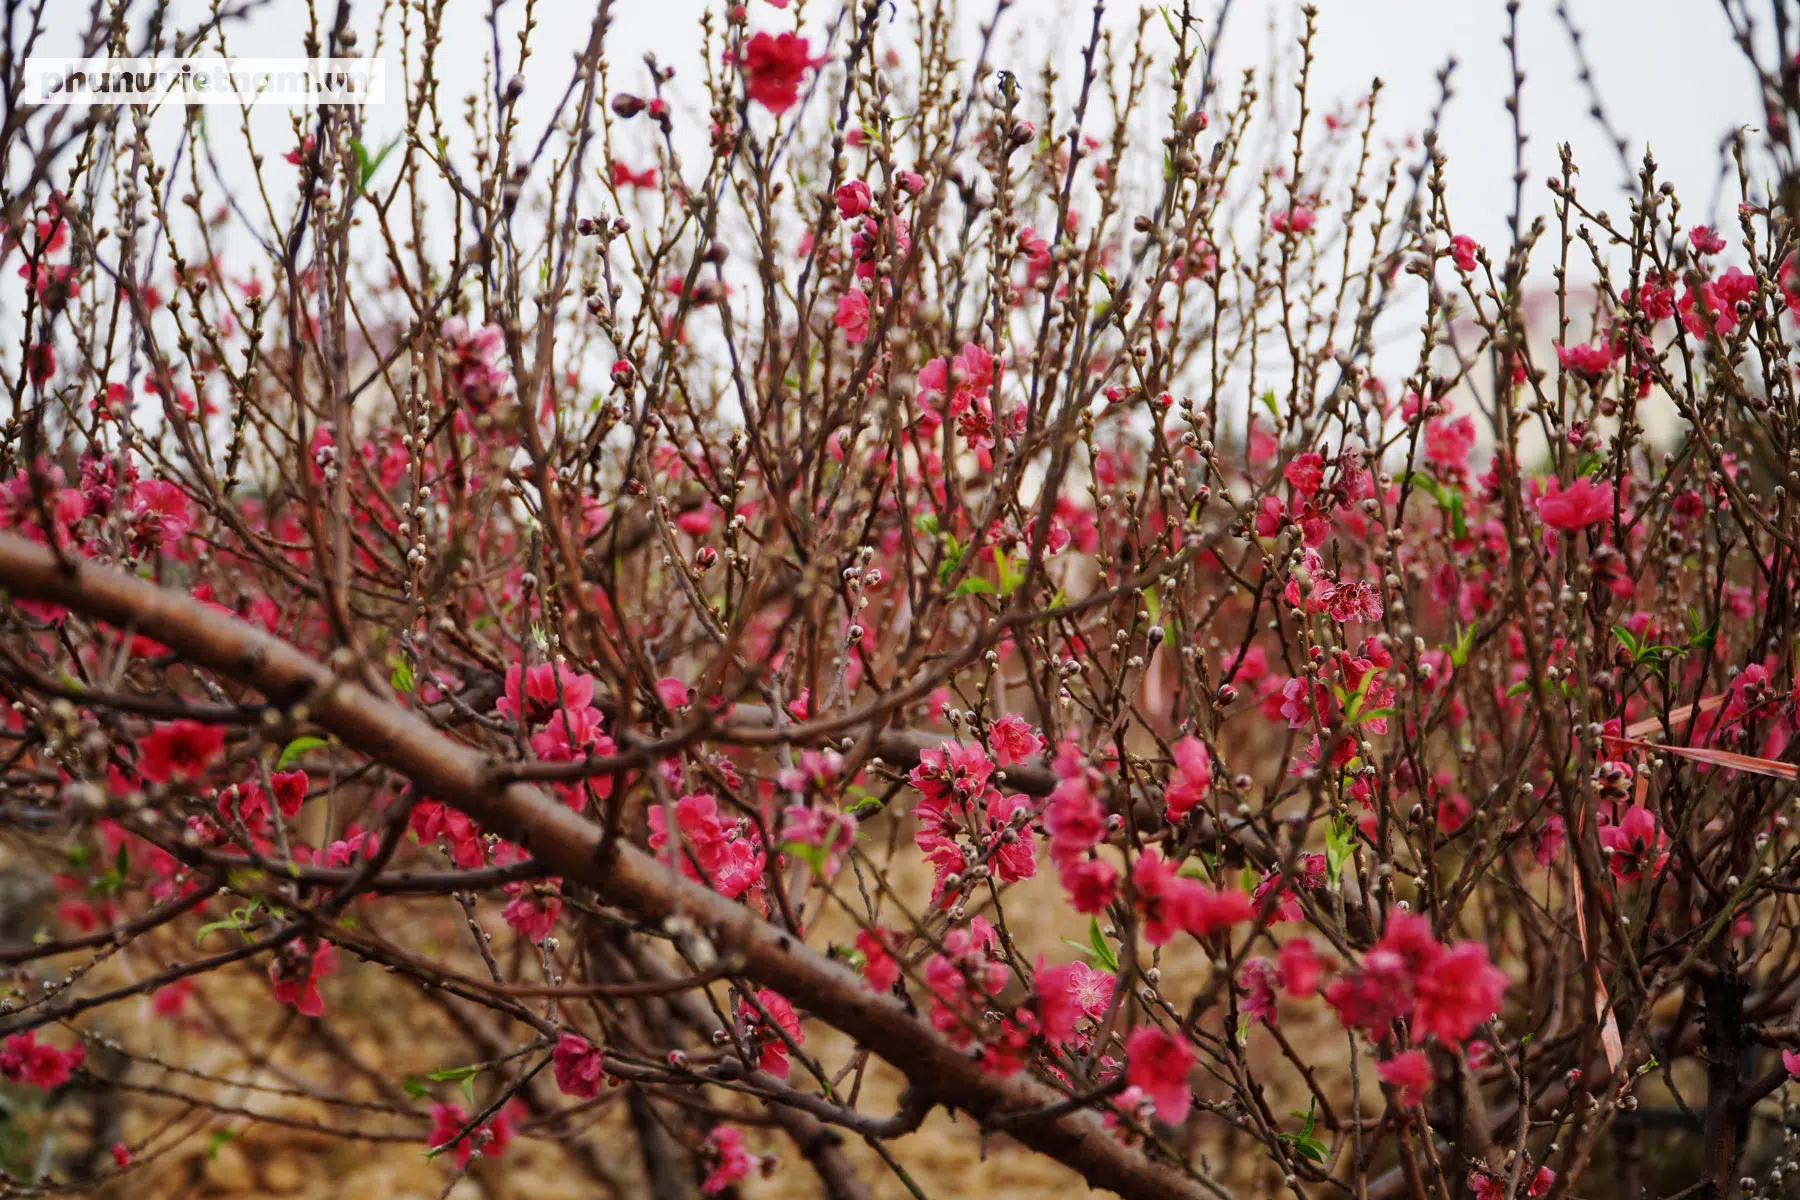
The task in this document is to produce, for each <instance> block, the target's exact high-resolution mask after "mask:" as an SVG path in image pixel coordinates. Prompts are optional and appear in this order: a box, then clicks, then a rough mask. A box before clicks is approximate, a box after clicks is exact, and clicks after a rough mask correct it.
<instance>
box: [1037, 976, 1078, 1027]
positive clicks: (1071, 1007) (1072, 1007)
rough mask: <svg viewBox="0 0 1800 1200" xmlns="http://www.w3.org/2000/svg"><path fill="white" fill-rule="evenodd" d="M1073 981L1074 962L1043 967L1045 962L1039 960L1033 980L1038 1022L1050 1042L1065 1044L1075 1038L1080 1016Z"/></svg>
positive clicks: (1074, 978)
mask: <svg viewBox="0 0 1800 1200" xmlns="http://www.w3.org/2000/svg"><path fill="white" fill-rule="evenodd" d="M1076 982H1077V979H1076V975H1075V964H1074V963H1058V964H1057V965H1056V966H1054V967H1046V966H1045V965H1044V960H1043V959H1041V958H1040V959H1038V964H1037V979H1036V980H1035V985H1036V989H1037V1006H1038V1020H1039V1021H1040V1022H1041V1023H1042V1025H1043V1027H1044V1036H1045V1037H1047V1038H1049V1039H1050V1040H1051V1041H1052V1042H1057V1043H1063V1042H1067V1041H1068V1040H1069V1039H1070V1038H1072V1037H1074V1036H1075V1023H1076V1022H1077V1021H1079V1020H1081V1016H1082V1010H1081V1001H1080V1000H1079V999H1077V997H1076V992H1075V987H1076Z"/></svg>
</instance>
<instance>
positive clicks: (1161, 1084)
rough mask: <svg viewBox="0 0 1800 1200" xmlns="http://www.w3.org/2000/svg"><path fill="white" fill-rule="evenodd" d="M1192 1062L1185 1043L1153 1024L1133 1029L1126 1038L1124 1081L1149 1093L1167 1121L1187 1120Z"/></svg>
mask: <svg viewBox="0 0 1800 1200" xmlns="http://www.w3.org/2000/svg"><path fill="white" fill-rule="evenodd" d="M1193 1066H1194V1052H1193V1050H1192V1049H1190V1048H1189V1046H1188V1044H1187V1043H1186V1042H1183V1041H1177V1040H1176V1039H1175V1038H1173V1037H1170V1036H1169V1035H1168V1034H1166V1033H1164V1032H1163V1031H1162V1030H1160V1029H1158V1028H1156V1027H1155V1026H1153V1025H1145V1026H1141V1027H1140V1028H1138V1029H1136V1030H1134V1031H1132V1034H1131V1036H1130V1037H1129V1038H1127V1039H1126V1041H1125V1079H1126V1082H1128V1083H1130V1084H1131V1085H1132V1086H1133V1087H1136V1088H1139V1089H1141V1090H1142V1091H1143V1093H1144V1095H1146V1096H1148V1097H1150V1101H1151V1103H1153V1104H1155V1105H1156V1116H1157V1119H1158V1120H1161V1121H1163V1122H1165V1123H1166V1124H1169V1125H1179V1124H1181V1122H1183V1121H1185V1120H1187V1115H1188V1109H1189V1108H1191V1107H1192V1106H1193V1103H1194V1093H1193V1090H1192V1089H1191V1088H1189V1087H1188V1072H1189V1071H1190V1070H1191V1069H1192V1068H1193Z"/></svg>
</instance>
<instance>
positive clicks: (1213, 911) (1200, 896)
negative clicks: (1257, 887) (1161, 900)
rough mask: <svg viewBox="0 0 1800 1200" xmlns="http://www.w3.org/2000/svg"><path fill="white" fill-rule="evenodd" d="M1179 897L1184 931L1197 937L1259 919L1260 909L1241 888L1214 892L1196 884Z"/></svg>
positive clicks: (1179, 893) (1178, 912) (1184, 890)
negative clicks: (1257, 910)
mask: <svg viewBox="0 0 1800 1200" xmlns="http://www.w3.org/2000/svg"><path fill="white" fill-rule="evenodd" d="M1181 882H1183V883H1188V884H1191V885H1192V886H1190V887H1187V888H1183V889H1181V891H1179V892H1178V893H1177V894H1176V897H1175V908H1176V911H1177V914H1178V919H1179V920H1180V921H1181V927H1182V928H1183V929H1185V930H1187V931H1188V932H1189V933H1191V934H1193V935H1194V936H1195V937H1210V936H1212V935H1213V934H1215V933H1223V932H1224V931H1225V930H1227V929H1230V928H1231V927H1232V926H1233V925H1241V924H1243V923H1244V922H1245V921H1248V920H1250V919H1251V918H1252V917H1254V916H1255V915H1256V905H1255V903H1254V902H1253V901H1251V899H1250V897H1249V896H1246V895H1245V894H1244V893H1243V892H1241V891H1239V890H1238V889H1237V888H1210V887H1207V886H1206V885H1205V884H1203V883H1199V882H1196V881H1194V880H1191V879H1190V880H1182V881H1181Z"/></svg>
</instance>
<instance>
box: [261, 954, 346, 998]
mask: <svg viewBox="0 0 1800 1200" xmlns="http://www.w3.org/2000/svg"><path fill="white" fill-rule="evenodd" d="M336 970H337V948H336V947H335V946H333V945H332V944H331V943H330V942H320V943H319V944H318V945H317V946H316V947H314V948H313V949H312V950H311V951H310V952H309V951H308V950H307V948H306V947H305V946H304V945H298V946H296V945H294V944H291V943H290V944H289V945H288V946H286V947H283V948H282V950H281V951H280V953H278V954H276V955H275V958H274V960H273V961H272V962H270V963H269V983H270V984H271V985H272V988H273V990H274V994H275V1003H277V1004H291V1005H293V1007H294V1011H295V1012H297V1013H299V1014H300V1015H301V1016H306V1017H319V1016H324V1015H325V1000H324V998H323V997H322V996H320V995H319V980H321V979H323V978H324V977H325V976H327V975H330V974H331V973H333V972H334V971H336Z"/></svg>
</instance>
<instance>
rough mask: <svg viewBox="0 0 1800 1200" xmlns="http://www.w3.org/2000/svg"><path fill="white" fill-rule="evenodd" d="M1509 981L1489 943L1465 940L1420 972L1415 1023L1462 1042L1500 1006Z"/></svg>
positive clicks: (1446, 1039)
mask: <svg viewBox="0 0 1800 1200" xmlns="http://www.w3.org/2000/svg"><path fill="white" fill-rule="evenodd" d="M1506 984H1507V979H1506V972H1504V971H1502V970H1501V969H1500V968H1499V967H1496V966H1494V965H1493V964H1492V963H1490V962H1489V961H1488V955H1487V947H1485V946H1483V945H1481V944H1480V943H1478V942H1463V943H1461V944H1460V945H1458V946H1456V947H1455V948H1453V949H1452V950H1451V951H1450V952H1449V953H1448V954H1445V955H1443V956H1442V957H1440V958H1439V959H1438V960H1437V961H1436V962H1434V963H1433V964H1432V965H1431V966H1430V967H1429V968H1428V969H1427V970H1425V971H1424V972H1423V973H1421V974H1420V976H1419V979H1418V990H1417V995H1416V996H1415V999H1414V1007H1413V1024H1414V1025H1415V1026H1416V1027H1417V1028H1418V1029H1420V1030H1423V1031H1424V1032H1426V1033H1429V1034H1432V1035H1433V1036H1435V1037H1436V1038H1437V1039H1438V1040H1439V1041H1441V1042H1460V1041H1462V1040H1463V1039H1464V1038H1466V1037H1468V1036H1469V1035H1470V1034H1471V1033H1474V1032H1475V1027H1476V1026H1477V1025H1480V1024H1481V1023H1482V1022H1483V1021H1485V1020H1487V1019H1488V1018H1489V1017H1491V1016H1493V1015H1494V1013H1495V1011H1496V1010H1497V1009H1499V1007H1500V1000H1501V997H1502V996H1504V995H1505V994H1506Z"/></svg>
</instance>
